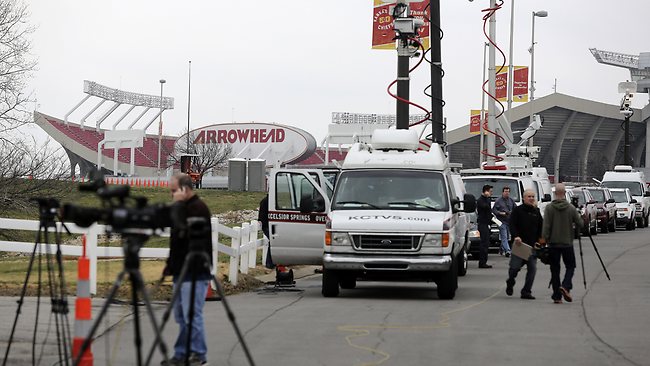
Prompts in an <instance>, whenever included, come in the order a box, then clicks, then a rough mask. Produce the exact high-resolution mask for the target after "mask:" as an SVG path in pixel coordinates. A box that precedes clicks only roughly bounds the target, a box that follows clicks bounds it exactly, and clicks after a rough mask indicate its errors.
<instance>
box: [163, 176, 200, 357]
mask: <svg viewBox="0 0 650 366" xmlns="http://www.w3.org/2000/svg"><path fill="white" fill-rule="evenodd" d="M169 188H170V190H171V193H172V199H173V201H174V206H175V207H174V208H175V211H174V212H176V215H177V216H178V217H177V220H175V221H174V222H175V224H174V226H173V227H172V230H171V235H170V240H169V258H167V265H166V267H165V272H164V273H165V274H166V275H171V276H173V278H174V290H175V289H177V288H178V287H179V286H180V294H179V296H178V298H177V299H176V302H175V303H174V305H173V306H174V307H173V312H174V319H175V320H176V322H177V323H178V326H179V328H180V331H179V334H178V337H177V338H176V343H175V344H174V356H173V357H172V358H171V359H170V360H169V362H165V361H163V362H162V363H161V365H162V366H181V365H186V358H188V349H189V365H191V366H199V365H203V366H205V365H207V364H208V362H207V353H208V347H207V344H206V341H205V328H204V323H203V305H205V296H206V293H207V291H208V286H209V284H210V279H211V274H210V264H211V263H212V233H211V230H203V231H201V232H200V233H194V232H193V233H190V227H189V225H187V219H188V218H193V217H194V218H202V219H203V220H204V222H206V223H207V225H210V216H211V215H210V210H209V209H208V206H207V205H206V204H205V203H204V202H203V201H202V200H201V199H199V197H198V196H197V195H196V193H195V192H194V191H193V190H192V179H191V178H190V177H189V176H188V175H187V174H178V175H175V176H173V177H172V178H171V180H170V182H169ZM190 234H191V235H190ZM190 236H191V237H192V239H193V242H192V243H193V244H195V245H198V246H199V247H200V249H201V251H203V252H204V253H205V254H206V256H207V258H208V260H209V263H203V262H201V261H197V262H196V263H192V264H191V265H190V267H189V273H188V274H187V275H186V276H185V277H184V278H180V274H181V270H182V269H183V264H184V262H185V259H186V257H187V254H188V253H189V252H190V250H189V246H190ZM193 250H194V248H193ZM193 276H194V279H195V280H196V281H195V282H194V283H195V288H194V291H195V293H194V302H193V303H192V301H191V292H192V283H193V282H192V277H193ZM190 312H193V316H192V331H191V339H190V340H189V345H188V335H190V334H189V333H190V332H189V324H190ZM188 346H189V347H188Z"/></svg>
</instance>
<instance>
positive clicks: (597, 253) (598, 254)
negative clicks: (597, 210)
mask: <svg viewBox="0 0 650 366" xmlns="http://www.w3.org/2000/svg"><path fill="white" fill-rule="evenodd" d="M589 240H591V245H593V246H594V250H595V251H596V255H597V256H598V260H599V261H600V265H601V266H603V270H604V271H605V275H606V276H607V279H608V280H610V281H611V280H612V279H611V278H609V272H607V267H605V263H604V262H603V258H602V257H601V256H600V253H599V252H598V248H597V247H596V243H594V238H592V237H591V235H589Z"/></svg>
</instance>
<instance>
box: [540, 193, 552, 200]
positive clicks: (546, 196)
mask: <svg viewBox="0 0 650 366" xmlns="http://www.w3.org/2000/svg"><path fill="white" fill-rule="evenodd" d="M551 201H552V199H551V195H550V194H549V193H545V194H544V197H542V202H551Z"/></svg>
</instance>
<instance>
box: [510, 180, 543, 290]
mask: <svg viewBox="0 0 650 366" xmlns="http://www.w3.org/2000/svg"><path fill="white" fill-rule="evenodd" d="M509 218H510V233H511V235H512V237H513V238H514V240H513V242H512V245H513V247H514V246H518V245H522V243H526V244H528V245H530V246H537V245H539V242H540V241H542V240H541V238H542V223H543V221H542V213H541V212H540V211H539V208H537V206H536V205H535V192H533V191H532V190H530V189H527V190H526V191H524V203H523V204H522V205H521V206H516V207H514V209H513V210H512V214H511V215H510V217H509ZM524 264H525V265H526V282H525V283H524V287H522V289H521V298H522V299H526V300H535V296H533V294H532V289H533V282H534V281H535V274H536V273H537V257H536V256H535V254H534V253H533V254H531V256H530V257H528V259H527V260H526V259H523V258H520V257H518V256H516V255H513V256H511V257H510V269H509V270H508V280H507V281H506V294H507V295H508V296H512V293H513V287H514V286H515V278H516V277H517V273H519V270H521V267H523V266H524Z"/></svg>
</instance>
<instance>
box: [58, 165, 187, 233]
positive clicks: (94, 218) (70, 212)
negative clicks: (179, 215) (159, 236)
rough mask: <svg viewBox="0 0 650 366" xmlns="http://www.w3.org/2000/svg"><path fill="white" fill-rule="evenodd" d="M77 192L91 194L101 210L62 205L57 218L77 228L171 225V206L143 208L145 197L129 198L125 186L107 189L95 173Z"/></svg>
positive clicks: (119, 228)
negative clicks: (100, 201)
mask: <svg viewBox="0 0 650 366" xmlns="http://www.w3.org/2000/svg"><path fill="white" fill-rule="evenodd" d="M79 190H80V191H86V192H89V191H94V192H95V193H96V194H97V195H98V196H99V197H100V199H101V200H102V205H103V207H83V206H79V205H75V204H71V203H67V204H65V205H63V208H62V210H61V217H62V218H63V219H64V220H69V221H72V222H74V223H75V224H77V225H78V226H81V227H89V226H91V225H92V224H93V223H95V222H97V223H100V224H105V225H109V226H110V227H111V229H112V231H114V232H118V233H119V232H124V231H125V230H127V229H151V230H154V231H155V230H163V229H164V228H165V227H169V226H172V223H174V222H175V221H174V214H175V213H174V210H173V209H172V207H174V206H171V205H168V204H163V203H158V204H153V205H147V199H146V198H145V197H132V196H130V189H129V186H107V185H106V183H105V181H104V177H103V174H101V173H98V172H95V173H93V178H92V179H91V180H90V181H89V182H87V183H81V184H80V185H79Z"/></svg>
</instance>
